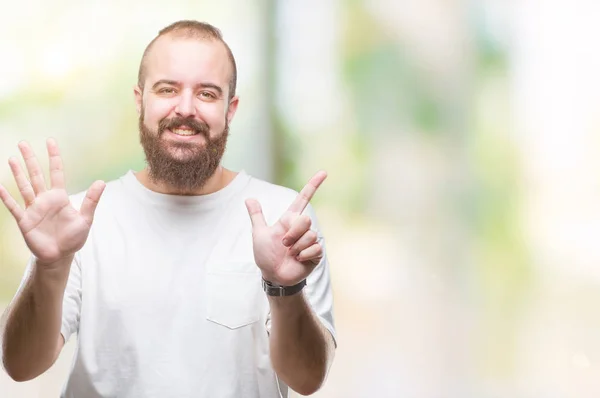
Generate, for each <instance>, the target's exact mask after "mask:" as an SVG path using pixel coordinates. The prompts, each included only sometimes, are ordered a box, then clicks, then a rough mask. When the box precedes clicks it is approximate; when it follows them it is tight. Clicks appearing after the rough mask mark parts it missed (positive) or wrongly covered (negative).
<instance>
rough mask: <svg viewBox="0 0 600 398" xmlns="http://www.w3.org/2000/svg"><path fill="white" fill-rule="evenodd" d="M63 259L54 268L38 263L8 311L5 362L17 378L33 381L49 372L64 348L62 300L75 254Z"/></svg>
mask: <svg viewBox="0 0 600 398" xmlns="http://www.w3.org/2000/svg"><path fill="white" fill-rule="evenodd" d="M62 261H64V262H65V263H64V264H56V266H53V267H52V268H50V267H41V266H39V264H35V263H34V264H33V265H32V269H31V273H30V275H29V278H28V280H27V281H26V284H25V286H24V287H23V289H22V290H21V292H20V293H19V294H18V296H17V297H16V298H15V300H14V302H13V304H12V305H11V306H10V307H9V308H8V309H7V312H6V313H5V322H4V326H3V328H2V329H3V333H2V361H3V364H4V367H5V368H6V371H7V372H8V374H9V375H10V376H11V377H12V378H13V379H15V380H19V381H24V380H30V379H32V378H35V377H37V376H39V375H40V374H42V373H43V372H45V371H46V370H47V369H48V368H50V366H52V364H53V363H54V361H55V360H56V357H57V356H58V353H59V352H60V351H59V350H60V348H61V347H62V345H59V342H60V338H61V337H60V328H61V318H62V300H63V296H64V292H65V288H66V284H67V280H68V276H69V264H70V262H71V261H72V257H71V258H67V259H65V260H62ZM66 262H68V264H67V263H66Z"/></svg>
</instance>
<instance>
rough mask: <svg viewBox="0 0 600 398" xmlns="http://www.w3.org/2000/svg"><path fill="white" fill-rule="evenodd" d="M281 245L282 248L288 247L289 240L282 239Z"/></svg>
mask: <svg viewBox="0 0 600 398" xmlns="http://www.w3.org/2000/svg"><path fill="white" fill-rule="evenodd" d="M282 243H283V245H284V246H288V245H289V244H290V240H289V239H287V238H285V239H283V242H282Z"/></svg>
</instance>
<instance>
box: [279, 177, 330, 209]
mask: <svg viewBox="0 0 600 398" xmlns="http://www.w3.org/2000/svg"><path fill="white" fill-rule="evenodd" d="M325 178H327V173H326V172H324V171H319V172H318V173H317V174H315V175H314V176H313V177H312V178H311V179H310V180H309V181H308V184H306V185H305V186H304V188H302V191H300V193H299V194H298V196H297V197H296V200H294V202H293V203H292V204H291V205H290V207H289V209H288V210H289V211H291V212H293V213H302V212H303V211H304V209H305V208H306V206H307V205H308V202H310V200H311V199H312V197H313V196H314V194H315V192H317V189H318V188H319V186H320V185H321V184H322V183H323V181H325Z"/></svg>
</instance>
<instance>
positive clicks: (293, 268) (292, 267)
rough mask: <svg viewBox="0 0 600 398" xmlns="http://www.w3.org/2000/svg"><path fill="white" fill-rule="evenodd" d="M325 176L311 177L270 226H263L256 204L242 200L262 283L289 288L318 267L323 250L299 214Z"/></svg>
mask: <svg viewBox="0 0 600 398" xmlns="http://www.w3.org/2000/svg"><path fill="white" fill-rule="evenodd" d="M326 177H327V173H325V172H324V171H320V172H318V173H317V174H315V176H314V177H312V178H311V179H310V181H309V182H308V184H306V186H305V187H304V188H303V189H302V191H300V194H299V195H298V197H297V198H296V200H294V202H293V203H292V204H291V205H290V207H289V208H288V210H287V211H286V212H285V213H284V214H283V216H281V218H280V219H279V220H278V221H277V222H276V223H275V224H274V225H272V226H268V225H267V222H266V220H265V217H264V215H263V213H262V208H261V206H260V204H259V203H258V201H256V200H255V199H248V200H246V207H247V209H248V213H249V214H250V220H251V221H252V241H253V248H254V260H255V261H256V264H257V265H258V267H259V268H260V269H261V271H262V274H263V277H264V278H265V279H266V280H268V281H270V282H273V283H277V284H279V285H282V286H292V285H295V284H297V283H299V282H301V281H302V280H304V279H306V277H308V275H310V273H311V272H312V270H313V269H314V268H315V267H316V266H317V264H319V261H320V260H321V258H322V257H323V248H322V247H321V245H320V244H319V243H318V242H317V234H316V233H315V232H314V231H312V230H311V229H310V226H311V219H310V217H309V216H307V215H303V214H301V213H302V212H303V211H304V209H305V208H306V206H307V205H308V202H310V200H311V199H312V197H313V195H314V194H315V192H316V191H317V188H319V186H320V185H321V183H322V182H323V181H324V180H325V178H326Z"/></svg>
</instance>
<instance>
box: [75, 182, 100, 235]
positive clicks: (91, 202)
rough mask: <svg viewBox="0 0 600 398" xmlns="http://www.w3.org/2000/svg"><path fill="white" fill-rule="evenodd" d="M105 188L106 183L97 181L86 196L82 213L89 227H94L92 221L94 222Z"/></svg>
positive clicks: (82, 205)
mask: <svg viewBox="0 0 600 398" xmlns="http://www.w3.org/2000/svg"><path fill="white" fill-rule="evenodd" d="M105 187H106V184H105V183H104V181H95V182H94V183H93V184H92V186H91V187H90V189H88V191H87V193H86V194H85V198H84V199H83V203H82V204H81V210H80V213H81V215H82V216H83V218H84V219H85V221H87V223H88V224H89V225H92V221H94V212H95V211H96V206H98V202H99V201H100V196H101V195H102V192H104V188H105Z"/></svg>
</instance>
